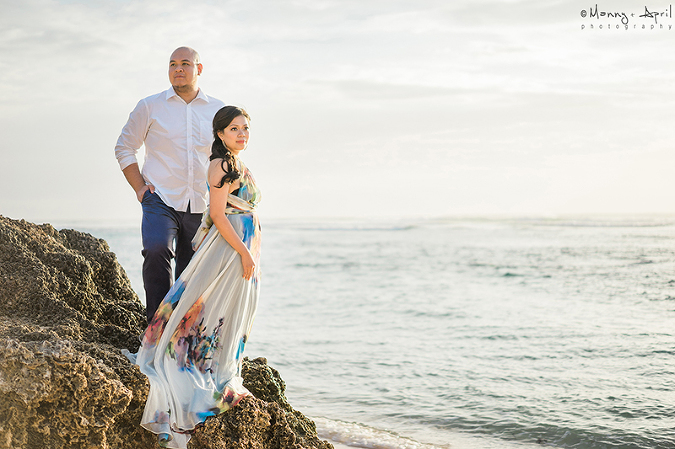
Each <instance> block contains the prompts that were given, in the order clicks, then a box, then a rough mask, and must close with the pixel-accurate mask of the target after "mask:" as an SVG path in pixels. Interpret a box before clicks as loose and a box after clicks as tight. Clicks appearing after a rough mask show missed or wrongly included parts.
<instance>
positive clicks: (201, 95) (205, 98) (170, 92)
mask: <svg viewBox="0 0 675 449" xmlns="http://www.w3.org/2000/svg"><path fill="white" fill-rule="evenodd" d="M172 97H178V94H177V93H176V91H175V90H174V89H173V87H169V88H168V89H167V90H166V99H167V100H168V99H170V98H172ZM196 99H200V100H202V101H205V102H206V103H208V102H209V97H208V96H207V95H206V94H205V93H204V91H203V90H201V89H199V92H197V96H196V97H195V100H196ZM195 100H192V101H195Z"/></svg>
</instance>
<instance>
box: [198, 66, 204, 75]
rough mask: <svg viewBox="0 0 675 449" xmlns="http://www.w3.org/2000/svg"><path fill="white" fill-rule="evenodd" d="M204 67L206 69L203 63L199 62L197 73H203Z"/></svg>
mask: <svg viewBox="0 0 675 449" xmlns="http://www.w3.org/2000/svg"><path fill="white" fill-rule="evenodd" d="M203 69H204V66H203V65H201V64H197V75H201V74H202V70H203Z"/></svg>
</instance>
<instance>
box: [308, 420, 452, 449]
mask: <svg viewBox="0 0 675 449" xmlns="http://www.w3.org/2000/svg"><path fill="white" fill-rule="evenodd" d="M312 420H313V421H314V423H315V424H316V431H317V434H318V435H319V437H320V438H324V439H327V440H330V441H334V442H337V443H341V444H345V445H347V446H352V447H360V448H366V449H447V448H449V447H450V445H449V444H444V445H433V444H427V443H420V442H419V441H415V440H413V439H412V438H407V437H403V436H401V435H398V434H396V433H394V432H389V431H386V430H381V429H376V428H374V427H369V426H366V425H363V424H358V423H350V422H344V421H337V420H332V419H327V418H312Z"/></svg>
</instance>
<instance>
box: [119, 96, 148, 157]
mask: <svg viewBox="0 0 675 449" xmlns="http://www.w3.org/2000/svg"><path fill="white" fill-rule="evenodd" d="M149 117H150V111H149V110H148V105H147V103H146V101H145V99H143V100H141V101H139V102H138V104H137V105H136V107H135V108H134V110H133V111H131V114H129V120H128V121H127V123H126V125H124V128H122V132H121V134H120V136H119V138H118V139H117V145H115V157H116V158H117V162H118V163H119V164H120V169H122V170H124V169H125V168H127V167H128V166H130V165H131V164H137V163H138V160H137V159H136V153H138V150H139V149H140V148H141V146H142V145H143V141H144V140H145V136H146V134H147V132H148V126H149Z"/></svg>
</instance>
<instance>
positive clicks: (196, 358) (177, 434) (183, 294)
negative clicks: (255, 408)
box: [136, 164, 261, 448]
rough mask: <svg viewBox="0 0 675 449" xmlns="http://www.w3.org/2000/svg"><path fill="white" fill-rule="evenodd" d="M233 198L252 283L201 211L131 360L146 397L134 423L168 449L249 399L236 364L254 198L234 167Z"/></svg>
mask: <svg viewBox="0 0 675 449" xmlns="http://www.w3.org/2000/svg"><path fill="white" fill-rule="evenodd" d="M240 173H241V177H240V183H241V187H240V188H239V190H238V192H237V193H236V195H233V194H230V195H229V197H228V204H227V206H228V207H227V210H226V213H227V218H228V219H229V220H230V223H232V226H233V227H234V229H235V231H236V232H237V234H238V235H239V237H240V238H241V239H242V241H243V242H244V244H246V246H247V247H248V249H249V250H250V252H251V255H252V256H253V259H254V260H255V262H256V267H255V271H254V273H253V277H252V278H251V279H250V280H248V281H247V280H246V279H244V278H243V277H242V275H243V269H242V266H241V256H239V254H238V253H237V252H236V251H235V250H234V249H233V248H232V247H231V246H230V245H229V244H228V243H227V241H225V239H224V238H223V237H222V236H221V235H220V233H219V232H218V230H217V229H216V227H215V226H211V223H212V222H211V221H210V217H209V215H208V211H207V212H206V213H205V214H204V219H203V220H202V227H201V229H200V231H199V232H197V235H196V236H195V240H193V244H194V246H196V247H198V249H197V251H196V253H195V255H194V256H193V257H192V260H191V261H190V264H189V265H188V266H187V268H186V269H185V270H184V271H183V273H182V274H181V276H180V277H179V278H178V280H177V281H176V282H175V283H174V285H173V286H172V288H171V290H170V291H169V293H167V295H166V297H165V298H164V300H163V301H162V303H161V304H160V306H159V308H158V309H157V312H156V313H155V316H154V318H153V320H152V322H151V323H150V325H149V326H148V328H147V329H146V331H145V333H144V335H143V343H142V346H141V348H140V349H139V352H138V354H137V356H136V363H137V364H138V365H139V367H140V369H141V372H142V373H143V374H145V375H146V376H148V379H149V381H150V392H149V395H148V400H147V403H146V405H145V412H144V413H143V418H142V421H141V425H142V426H143V427H145V428H146V429H148V430H150V431H152V432H154V433H157V434H161V433H164V434H168V435H169V441H168V443H167V447H172V448H185V447H186V446H187V442H188V440H189V439H190V435H189V434H190V432H191V431H192V430H193V429H194V428H195V426H196V425H198V424H199V423H202V422H203V421H204V420H205V419H206V418H207V417H209V416H213V415H217V414H219V413H221V412H224V411H225V410H228V409H229V408H231V407H233V406H234V405H236V404H237V403H238V402H239V400H240V399H241V398H243V397H244V396H246V395H249V394H250V393H249V391H248V390H247V389H246V388H245V387H244V386H243V384H242V378H241V359H242V353H243V351H244V345H245V344H246V340H247V339H248V336H249V333H250V331H251V325H252V324H253V318H254V316H255V312H256V307H257V305H258V296H259V285H260V263H259V261H260V237H261V235H260V224H259V222H258V216H257V215H256V213H255V207H256V205H257V204H258V202H259V200H260V192H259V190H258V188H257V187H256V184H255V180H254V179H253V176H252V175H251V173H250V172H249V170H248V169H247V168H246V167H245V166H244V165H243V164H240Z"/></svg>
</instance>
